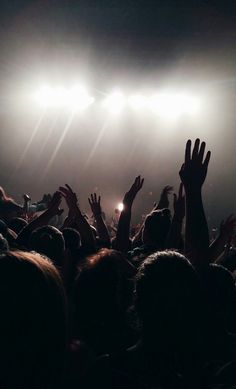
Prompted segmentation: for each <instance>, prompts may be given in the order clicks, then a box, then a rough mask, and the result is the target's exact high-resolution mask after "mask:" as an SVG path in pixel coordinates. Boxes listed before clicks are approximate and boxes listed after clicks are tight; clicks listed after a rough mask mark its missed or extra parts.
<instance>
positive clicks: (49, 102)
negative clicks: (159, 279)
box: [34, 86, 94, 110]
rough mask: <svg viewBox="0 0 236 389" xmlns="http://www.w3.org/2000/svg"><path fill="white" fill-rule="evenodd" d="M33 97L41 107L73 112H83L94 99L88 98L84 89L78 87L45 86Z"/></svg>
mask: <svg viewBox="0 0 236 389" xmlns="http://www.w3.org/2000/svg"><path fill="white" fill-rule="evenodd" d="M34 97H35V100H36V101H37V102H38V104H40V105H41V106H43V107H57V108H60V107H68V108H71V109H74V110H75V109H79V110H83V109H85V108H87V107H88V106H89V105H90V104H92V103H93V102H94V98H93V97H91V96H89V94H88V92H87V91H86V89H85V88H83V87H79V86H76V87H73V88H71V89H66V88H62V87H58V88H52V87H50V86H45V87H42V88H40V89H39V91H38V92H37V93H36V94H35V96H34Z"/></svg>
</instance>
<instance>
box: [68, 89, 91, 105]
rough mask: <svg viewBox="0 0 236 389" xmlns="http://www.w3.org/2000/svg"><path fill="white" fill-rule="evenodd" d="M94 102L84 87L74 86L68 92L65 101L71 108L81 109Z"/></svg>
mask: <svg viewBox="0 0 236 389" xmlns="http://www.w3.org/2000/svg"><path fill="white" fill-rule="evenodd" d="M93 102H94V97H91V96H89V94H88V92H87V90H86V89H85V88H84V87H80V86H76V87H74V88H72V89H71V90H70V91H69V92H68V96H67V103H66V105H68V106H69V107H71V108H74V109H79V110H83V109H85V108H87V107H89V106H90V105H91V104H92V103H93Z"/></svg>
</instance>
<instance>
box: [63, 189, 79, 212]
mask: <svg viewBox="0 0 236 389" xmlns="http://www.w3.org/2000/svg"><path fill="white" fill-rule="evenodd" d="M59 191H60V194H61V195H62V196H63V197H64V198H65V200H66V204H67V206H68V208H69V209H74V208H75V207H77V203H78V199H77V196H76V193H75V192H73V190H72V189H71V187H70V186H69V185H68V184H65V186H60V188H59Z"/></svg>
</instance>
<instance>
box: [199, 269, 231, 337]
mask: <svg viewBox="0 0 236 389" xmlns="http://www.w3.org/2000/svg"><path fill="white" fill-rule="evenodd" d="M204 287H205V294H206V297H207V303H208V311H209V313H210V317H211V320H212V321H214V324H213V325H214V327H215V328H217V329H218V328H219V327H220V328H221V329H223V328H224V329H225V330H232V332H235V329H236V327H235V323H236V317H235V310H236V289H235V280H234V277H233V276H232V274H231V273H230V272H229V271H228V270H227V269H225V268H224V267H223V266H220V265H216V264H211V265H210V266H209V267H208V271H205V273H204ZM233 323H234V324H233ZM232 326H234V328H232Z"/></svg>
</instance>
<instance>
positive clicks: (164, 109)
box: [148, 93, 200, 118]
mask: <svg viewBox="0 0 236 389" xmlns="http://www.w3.org/2000/svg"><path fill="white" fill-rule="evenodd" d="M148 106H149V108H150V109H151V111H153V112H155V113H157V114H158V115H159V116H161V117H165V118H168V117H169V118H178V117H180V116H182V115H190V114H194V113H196V112H197V111H198V110H199V107H200V102H199V100H198V99H196V98H193V97H191V96H187V95H183V94H168V93H163V94H157V95H154V96H152V97H151V98H150V100H149V104H148Z"/></svg>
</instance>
